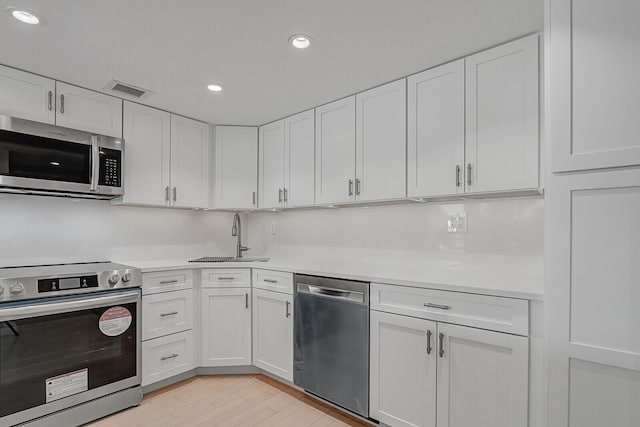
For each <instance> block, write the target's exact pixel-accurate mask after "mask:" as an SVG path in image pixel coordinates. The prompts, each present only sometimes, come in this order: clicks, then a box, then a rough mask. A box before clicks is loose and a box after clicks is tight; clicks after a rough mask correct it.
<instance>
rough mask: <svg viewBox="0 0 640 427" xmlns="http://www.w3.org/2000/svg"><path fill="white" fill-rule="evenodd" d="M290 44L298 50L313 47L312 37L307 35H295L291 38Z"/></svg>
mask: <svg viewBox="0 0 640 427" xmlns="http://www.w3.org/2000/svg"><path fill="white" fill-rule="evenodd" d="M289 43H291V44H292V45H293V47H295V48H297V49H306V48H308V47H309V46H310V45H311V37H309V36H308V35H306V34H294V35H293V36H291V37H289Z"/></svg>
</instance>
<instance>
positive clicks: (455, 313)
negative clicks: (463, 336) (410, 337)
mask: <svg viewBox="0 0 640 427" xmlns="http://www.w3.org/2000/svg"><path fill="white" fill-rule="evenodd" d="M371 309H372V310H377V311H384V312H388V313H396V314H404V315H407V316H413V317H420V318H423V319H431V320H436V321H440V322H446V323H456V324H459V325H465V326H473V327H476V328H482V329H489V330H494V331H499V332H507V333H511V334H517V335H525V336H526V335H528V334H529V302H528V301H526V300H521V299H515V298H502V297H494V296H487V295H476V294H468V293H463V292H449V291H439V290H435V289H421V288H412V287H408V286H395V285H385V284H380V283H372V284H371Z"/></svg>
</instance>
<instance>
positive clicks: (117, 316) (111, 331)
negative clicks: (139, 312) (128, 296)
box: [98, 306, 133, 337]
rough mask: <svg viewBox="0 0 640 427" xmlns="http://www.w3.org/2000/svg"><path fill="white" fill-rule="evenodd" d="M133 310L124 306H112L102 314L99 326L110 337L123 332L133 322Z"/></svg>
mask: <svg viewBox="0 0 640 427" xmlns="http://www.w3.org/2000/svg"><path fill="white" fill-rule="evenodd" d="M132 320H133V319H132V317H131V312H130V311H129V310H127V309H126V308H124V307H120V306H118V307H111V308H110V309H108V310H107V311H105V312H104V313H102V316H100V320H99V321H98V326H99V327H100V331H101V332H102V333H103V334H105V335H106V336H108V337H117V336H118V335H121V334H123V333H124V332H125V331H126V330H127V329H129V326H131V322H132Z"/></svg>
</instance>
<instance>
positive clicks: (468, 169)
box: [467, 163, 471, 185]
mask: <svg viewBox="0 0 640 427" xmlns="http://www.w3.org/2000/svg"><path fill="white" fill-rule="evenodd" d="M467 185H471V163H467Z"/></svg>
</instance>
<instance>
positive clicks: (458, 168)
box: [456, 165, 460, 187]
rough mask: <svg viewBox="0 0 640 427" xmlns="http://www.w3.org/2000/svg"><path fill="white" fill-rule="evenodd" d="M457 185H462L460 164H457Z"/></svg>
mask: <svg viewBox="0 0 640 427" xmlns="http://www.w3.org/2000/svg"><path fill="white" fill-rule="evenodd" d="M456 187H460V165H456Z"/></svg>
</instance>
